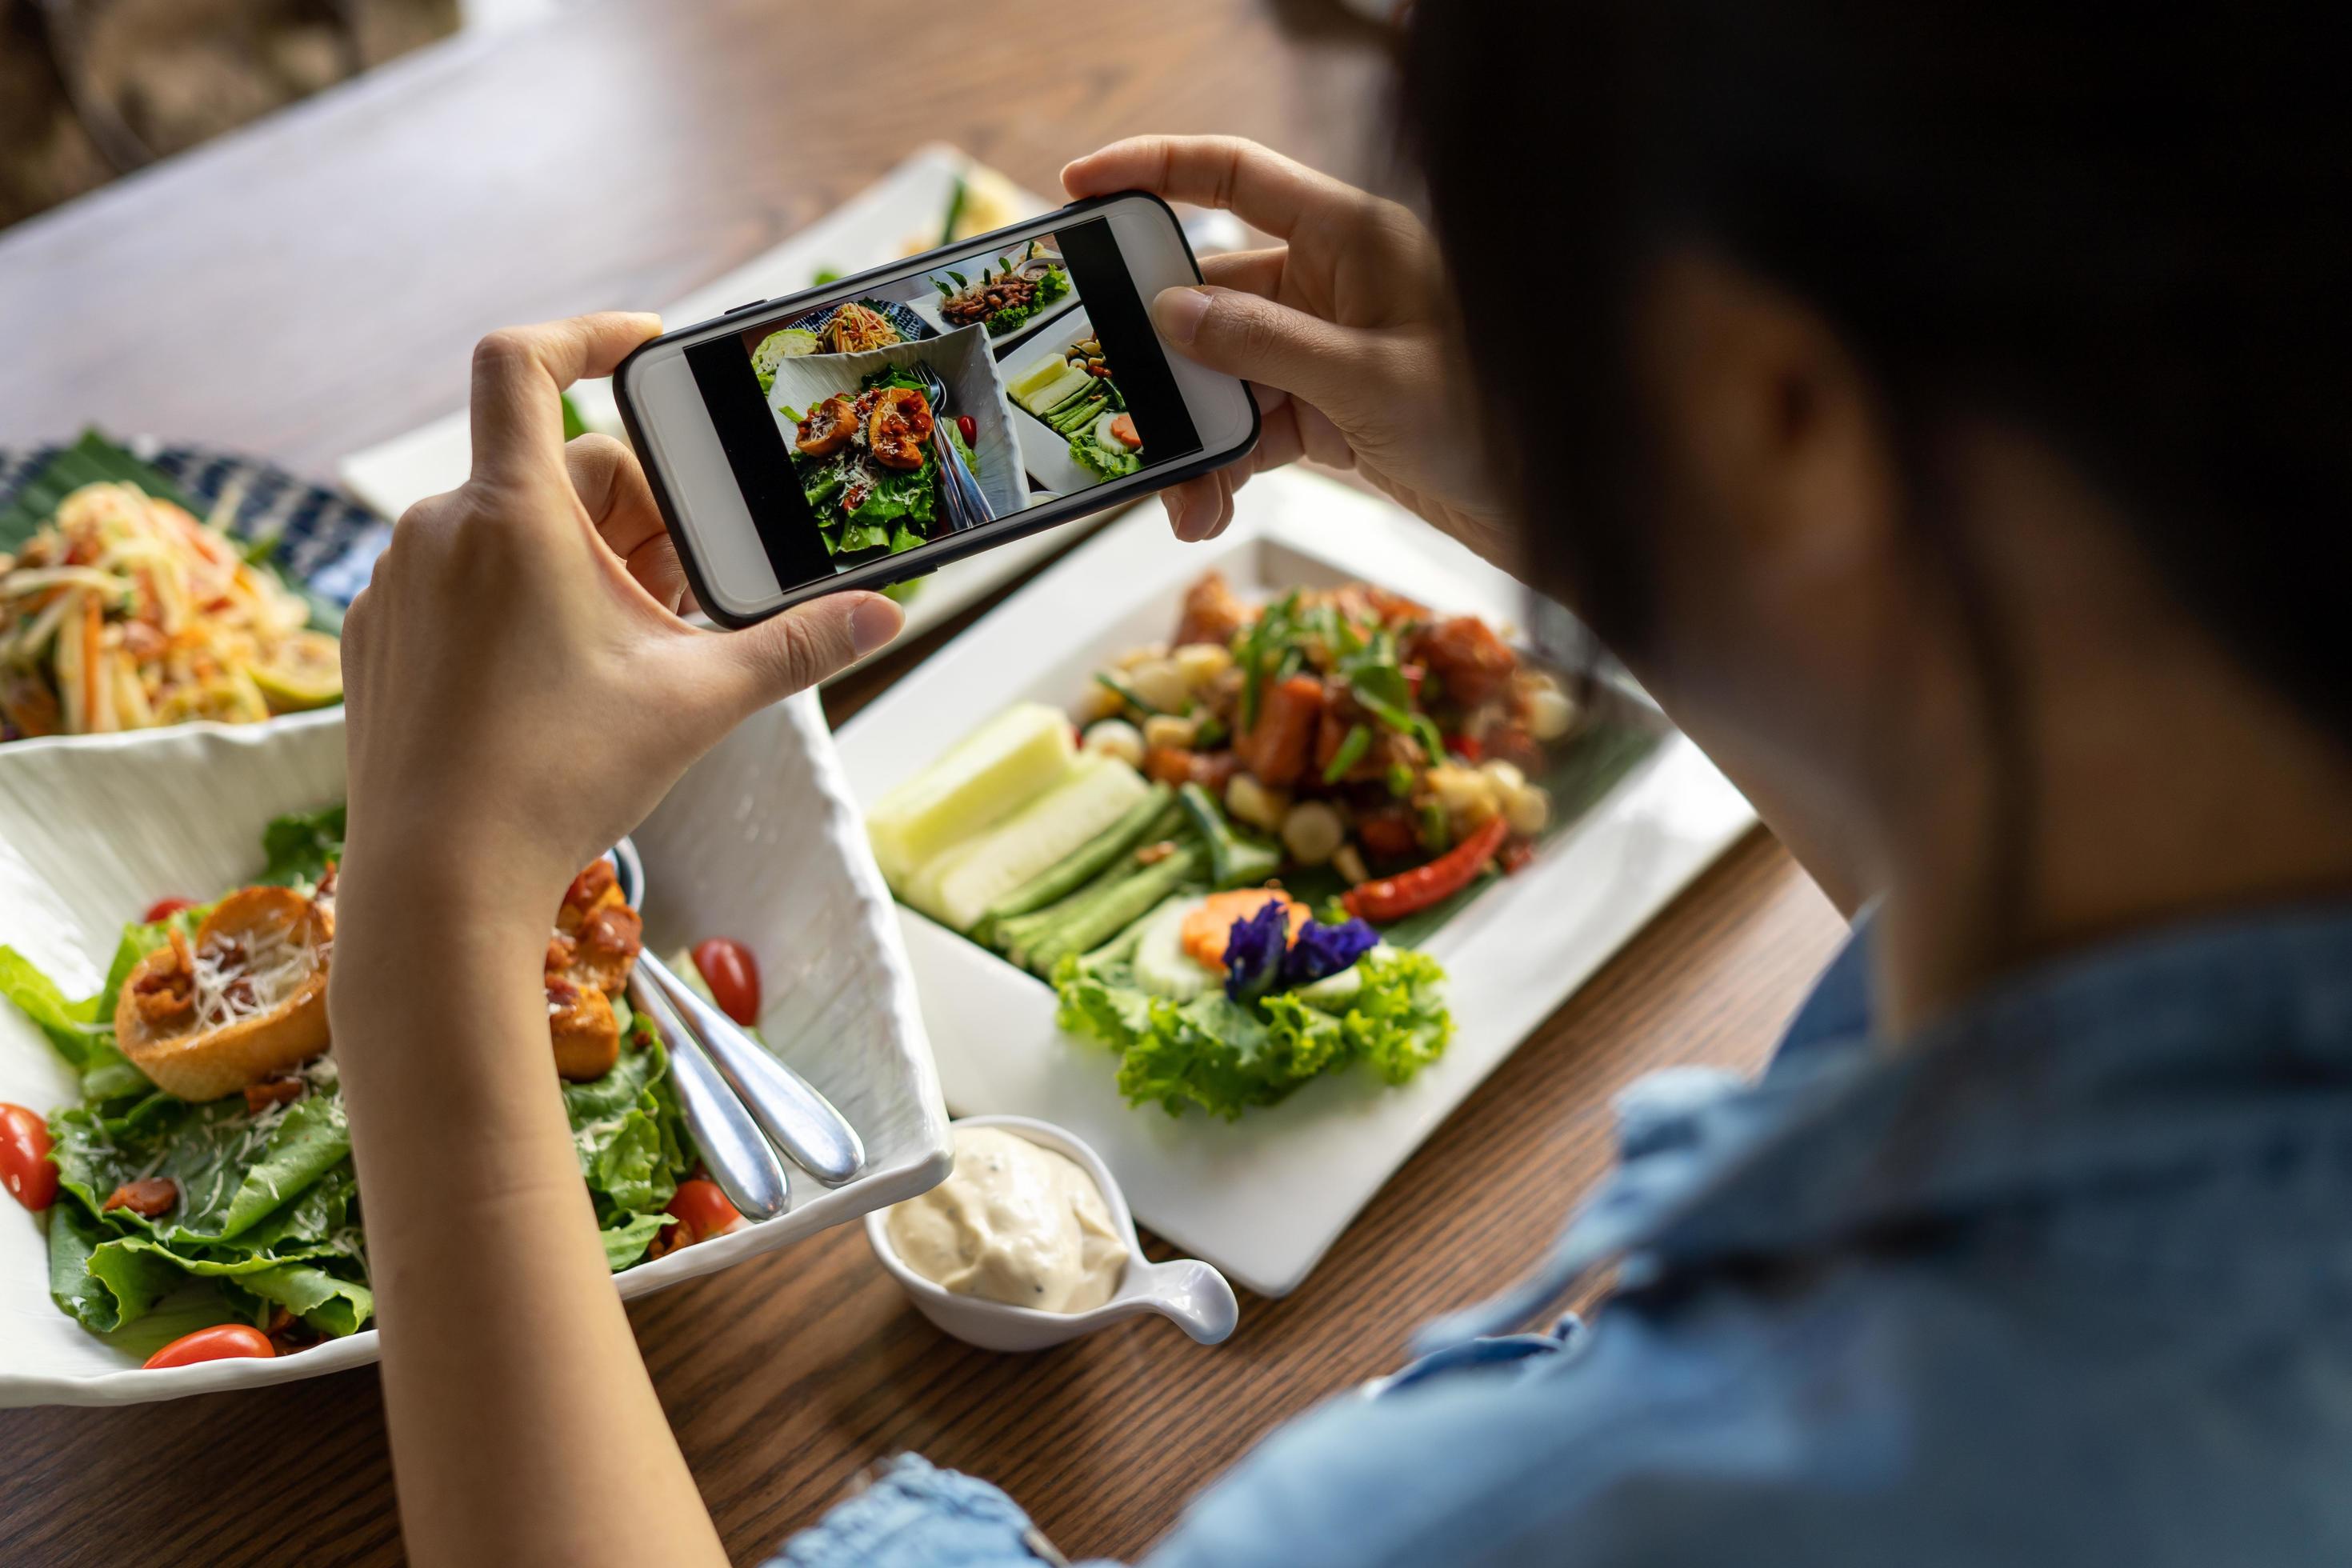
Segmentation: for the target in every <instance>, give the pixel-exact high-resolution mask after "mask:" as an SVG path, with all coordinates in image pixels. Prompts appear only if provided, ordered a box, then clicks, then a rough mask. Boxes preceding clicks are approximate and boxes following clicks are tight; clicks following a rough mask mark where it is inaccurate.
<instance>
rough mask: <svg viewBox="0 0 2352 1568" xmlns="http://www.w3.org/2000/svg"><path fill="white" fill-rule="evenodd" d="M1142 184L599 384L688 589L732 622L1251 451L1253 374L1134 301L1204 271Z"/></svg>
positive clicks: (786, 304) (704, 326) (784, 306)
mask: <svg viewBox="0 0 2352 1568" xmlns="http://www.w3.org/2000/svg"><path fill="white" fill-rule="evenodd" d="M1200 280H1201V272H1200V268H1199V267H1198V265H1196V264H1195V262H1194V261H1193V259H1192V247H1191V246H1190V245H1189V244H1188V243H1187V242H1186V241H1185V238H1184V233H1183V230H1182V229H1181V228H1180V227H1179V226H1177V223H1176V215H1175V214H1174V213H1172V212H1171V211H1170V210H1169V208H1168V205H1167V204H1166V203H1164V202H1162V201H1160V199H1159V198H1158V197H1157V196H1153V195H1149V194H1147V193H1143V192H1128V193H1124V194H1121V195H1111V196H1101V197H1097V198H1095V199H1093V200H1090V201H1085V202H1080V203H1077V204H1076V205H1071V206H1067V207H1064V208H1063V209H1062V210H1061V211H1059V212H1056V213H1051V214H1048V215H1047V216H1044V217H1041V218H1037V219H1034V220H1033V221H1031V222H1028V223H1024V224H1016V225H1014V226H1012V227H1010V228H1003V229H999V230H997V231H996V232H995V233H993V234H989V235H983V236H982V237H979V238H977V239H971V240H965V241H961V242H959V243H957V244H954V245H950V246H944V247H940V249H938V250H934V251H931V252H929V253H928V254H926V255H922V256H918V257H915V258H911V259H909V260H907V261H902V262H898V263H896V264H894V265H892V266H888V267H881V268H875V269H874V270H873V271H870V272H862V273H859V274H858V275H857V276H856V277H854V278H845V279H841V280H840V281H839V282H836V283H829V284H826V285H824V286H823V287H821V288H818V289H811V290H809V291H808V292H806V293H803V294H794V295H792V296H789V297H787V298H784V299H780V300H758V301H755V302H753V303H751V304H748V305H741V306H738V307H737V308H736V309H734V310H730V311H728V312H727V313H726V314H725V315H723V316H720V317H718V318H716V319H715V320H712V321H704V322H701V323H699V324H698V325H695V326H691V327H688V328H685V329H683V330H681V331H674V332H667V333H665V334H663V335H662V336H660V337H658V338H656V339H654V340H653V341H652V342H648V343H646V344H645V345H644V346H643V347H641V348H639V349H638V350H637V351H636V352H635V353H633V354H631V355H630V356H629V357H628V359H626V360H625V361H624V362H623V363H622V364H621V366H620V368H619V369H618V370H617V371H615V372H614V376H613V389H614V395H615V397H616V399H617V400H618V402H619V404H620V408H621V417H622V420H623V421H624V423H625V425H626V426H627V427H628V432H629V437H630V439H631V441H632V442H634V443H635V447H636V449H637V455H638V458H639V459H640V460H641V461H642V462H643V463H644V465H645V469H646V479H648V480H649V481H650V482H651V484H652V487H653V493H654V498H655V500H656V502H658V503H659V505H660V507H661V511H662V517H663V519H664V521H667V523H668V525H669V531H670V536H671V537H672V538H673V539H674V540H675V541H676V542H677V554H678V559H679V561H680V562H681V563H684V565H685V568H686V574H687V580H688V582H689V583H690V584H693V587H694V594H695V597H696V598H697V599H698V600H699V601H700V603H701V605H702V608H703V609H704V611H705V612H706V613H708V614H709V616H710V617H711V619H713V620H715V621H717V622H719V624H720V625H722V626H747V625H749V624H751V622H753V621H757V620H760V619H761V618H763V617H765V616H772V615H774V614H775V613H776V612H777V611H779V610H782V609H784V608H786V607H788V606H790V605H794V604H797V603H799V602H801V601H802V600H803V599H810V598H814V597H815V596H816V595H820V594H828V593H832V592H834V591H835V590H837V589H843V588H882V587H886V586H887V585H889V584H894V583H899V582H904V581H907V580H908V579H910V578H914V577H919V576H921V575H923V574H925V573H928V572H931V571H934V570H936V569H937V568H939V567H940V566H942V565H944V564H946V563H948V562H950V561H956V560H961V558H963V557H964V556H967V555H971V554H975V553H977V552H980V551H982V550H986V549H988V548H990V547H991V546H992V545H997V544H1003V543H1004V542H1007V541H1010V540H1014V539H1019V538H1021V537H1023V536H1024V535H1025V534H1031V533H1035V532H1037V531H1039V530H1041V529H1046V528H1051V527H1053V526H1054V525H1055V524H1056V523H1062V522H1067V521H1071V520H1072V519H1073V518H1077V517H1083V516H1085V515H1087V513H1089V512H1095V511H1100V510H1103V509H1105V508H1107V507H1113V506H1117V505H1118V504H1120V503H1121V502H1123V501H1126V500H1130V499H1132V498H1134V497H1136V496H1139V495H1141V494H1143V493H1145V492H1147V491H1150V490H1155V489H1160V488H1162V487H1163V486H1166V485H1170V484H1172V483H1174V482H1175V481H1177V480H1179V479H1185V478H1188V477H1190V476H1192V475H1194V474H1199V473H1204V472H1206V471H1208V470H1209V469H1212V468H1217V467H1220V466H1221V465H1223V464H1225V463H1230V462H1232V461H1233V460H1234V458H1239V457H1241V456H1243V455H1244V453H1246V452H1247V451H1248V450H1249V449H1250V447H1252V446H1253V445H1254V444H1255V442H1256V440H1257V434H1258V417H1257V405H1256V402H1255V399H1253V398H1252V397H1251V396H1250V394H1249V389H1248V388H1247V387H1245V386H1244V385H1243V384H1241V383H1240V382H1238V381H1235V380H1234V379H1233V378H1232V377H1230V376H1225V375H1220V374H1216V373H1215V372H1213V371H1209V370H1205V369H1203V368H1202V367H1201V366H1199V365H1197V364H1194V363H1192V362H1191V361H1189V360H1186V359H1184V358H1182V357H1181V356H1179V355H1173V354H1171V353H1168V352H1167V351H1166V350H1165V349H1164V348H1163V347H1162V345H1161V343H1160V338H1159V334H1158V333H1157V332H1155V331H1153V329H1152V325H1151V318H1150V314H1149V312H1148V310H1147V309H1146V307H1147V305H1148V303H1149V301H1150V300H1151V298H1152V297H1153V296H1154V295H1155V294H1157V293H1159V292H1160V290H1161V289H1167V288H1170V287H1172V286H1174V285H1178V284H1184V283H1197V282H1199V281H1200Z"/></svg>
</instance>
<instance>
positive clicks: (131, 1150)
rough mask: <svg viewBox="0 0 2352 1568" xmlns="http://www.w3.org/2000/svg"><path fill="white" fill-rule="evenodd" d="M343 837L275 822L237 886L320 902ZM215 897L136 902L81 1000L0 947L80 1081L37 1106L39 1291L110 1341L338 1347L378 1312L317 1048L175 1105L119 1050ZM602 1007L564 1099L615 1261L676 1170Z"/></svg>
mask: <svg viewBox="0 0 2352 1568" xmlns="http://www.w3.org/2000/svg"><path fill="white" fill-rule="evenodd" d="M342 829H343V812H342V809H341V807H335V808H333V809H331V810H328V811H324V812H320V813H316V814H313V815H308V816H287V817H281V818H279V819H278V820H277V821H275V822H273V823H272V824H271V825H270V826H269V828H268V832H267V834H266V835H265V837H264V840H263V848H264V852H265V855H266V857H267V860H268V865H267V867H266V868H265V869H264V871H263V872H262V875H261V877H260V878H259V879H257V881H256V883H255V884H254V886H256V887H264V888H288V889H294V890H296V891H298V892H299V893H301V894H302V895H303V896H304V897H305V898H306V899H310V900H314V901H316V902H319V903H321V904H323V905H324V907H327V908H329V909H331V888H332V869H331V868H332V867H333V865H334V863H335V862H336V861H337V860H338V859H339V858H340V857H341V849H342V844H341V840H342ZM215 907H216V906H200V907H193V908H184V909H180V910H173V911H166V910H163V907H162V906H159V907H158V909H157V910H153V911H150V912H154V913H160V914H161V915H162V918H161V919H159V920H157V921H153V922H152V923H138V922H135V923H132V924H131V925H129V926H127V927H126V928H125V929H124V931H123V933H122V940H121V943H120V944H119V945H118V947H117V949H116V952H115V956H114V960H113V963H112V965H111V966H110V970H109V972H108V974H107V977H106V982H105V984H104V985H103V987H102V988H101V989H100V991H99V993H98V994H96V995H93V996H89V997H84V998H81V999H79V1000H69V999H68V998H67V997H66V996H65V995H64V994H62V993H61V992H60V991H59V989H58V986H57V985H56V984H55V983H53V982H52V981H51V980H50V979H49V978H48V977H47V975H45V974H43V973H40V972H39V971H38V970H37V969H36V968H35V967H34V966H33V965H32V964H31V963H29V962H28V961H26V959H25V957H24V956H23V955H22V954H20V953H18V952H16V951H15V950H14V949H13V948H8V947H0V996H5V998H6V999H7V1000H8V1001H9V1002H10V1003H13V1004H14V1005H16V1008H17V1009H18V1010H19V1011H20V1012H22V1013H23V1014H24V1015H25V1016H26V1017H28V1018H29V1019H31V1020H32V1022H33V1023H34V1024H35V1025H36V1026H38V1027H39V1028H40V1030H41V1031H42V1033H43V1034H44V1035H46V1036H47V1037H48V1040H49V1042H50V1044H51V1045H52V1046H54V1047H56V1049H57V1052H58V1056H59V1057H60V1058H62V1059H63V1061H64V1062H65V1064H66V1065H67V1066H68V1068H71V1069H73V1071H74V1072H75V1073H76V1075H77V1076H78V1077H79V1085H80V1098H79V1101H78V1102H77V1103H74V1104H70V1105H67V1106H65V1107H63V1108H61V1109H58V1110H55V1111H53V1112H52V1113H51V1114H50V1115H49V1117H48V1132H49V1137H50V1138H51V1140H53V1147H52V1149H51V1155H50V1157H51V1159H52V1160H53V1161H54V1163H55V1165H56V1169H57V1176H58V1182H57V1192H56V1194H55V1196H54V1199H53V1200H52V1201H51V1202H50V1203H49V1204H48V1205H47V1227H48V1243H49V1291H50V1294H51V1296H52V1297H53V1298H54V1299H55V1300H56V1301H57V1304H58V1307H59V1308H60V1309H61V1310H64V1311H65V1312H66V1313H67V1314H68V1315H69V1316H71V1317H72V1318H73V1319H74V1320H75V1321H78V1322H79V1323H80V1324H81V1325H82V1326H83V1327H84V1328H86V1329H89V1330H91V1331H94V1332H97V1333H100V1334H106V1335H110V1336H114V1335H121V1336H122V1337H121V1339H120V1340H118V1342H120V1343H122V1344H123V1345H125V1346H126V1348H133V1349H139V1348H149V1347H146V1342H147V1341H148V1340H155V1341H156V1342H161V1339H163V1338H170V1337H172V1336H173V1335H176V1334H180V1333H184V1332H185V1331H188V1330H189V1329H191V1328H194V1327H198V1326H201V1325H203V1324H206V1323H229V1322H246V1323H250V1324H252V1325H254V1326H255V1327H256V1328H259V1329H263V1330H266V1331H268V1333H269V1334H270V1336H271V1338H272V1339H273V1340H278V1341H280V1342H288V1343H300V1342H307V1341H308V1340H311V1339H318V1338H337V1337H341V1336H342V1335H345V1334H350V1333H352V1332H355V1331H358V1330H359V1329H361V1328H363V1327H365V1326H366V1325H367V1323H368V1322H369V1321H370V1319H371V1318H372V1317H373V1313H374V1310H375V1309H374V1297H373V1293H372V1292H371V1290H370V1289H369V1283H368V1261H367V1245H366V1238H365V1236H364V1234H363V1232H362V1226H361V1214H360V1200H359V1186H358V1181H357V1178H356V1177H355V1175H354V1174H353V1173H352V1159H351V1134H350V1131H349V1128H348V1125H347V1124H346V1121H345V1120H344V1113H343V1104H342V1098H341V1089H340V1086H339V1084H338V1081H337V1076H336V1068H335V1058H334V1057H333V1056H332V1055H331V1054H324V1055H319V1056H315V1057H313V1058H310V1060H309V1061H307V1062H305V1063H303V1064H302V1065H301V1066H299V1068H296V1069H293V1070H292V1071H290V1072H288V1073H282V1074H280V1075H278V1076H276V1077H274V1078H271V1079H268V1080H266V1081H264V1082H262V1083H260V1084H257V1085H255V1086H253V1087H252V1088H249V1089H247V1091H246V1092H244V1093H242V1094H240V1093H237V1092H234V1091H233V1092H231V1093H229V1094H227V1095H226V1096H225V1097H223V1098H220V1099H215V1100H208V1101H205V1102H203V1103H192V1102H190V1101H188V1100H182V1099H178V1098H175V1097H174V1096H173V1095H171V1094H169V1093H166V1092H165V1091H164V1090H163V1089H160V1088H158V1087H157V1086H156V1085H155V1084H154V1083H153V1082H152V1081H151V1080H150V1079H148V1078H147V1076H146V1075H145V1074H144V1073H143V1072H142V1071H141V1069H140V1068H139V1067H138V1066H136V1065H134V1063H133V1062H132V1060H131V1058H130V1057H129V1056H127V1055H126V1054H125V1052H124V1051H123V1050H122V1049H121V1048H120V1047H118V1044H117V1041H116V1038H115V1027H114V1020H115V1016H116V1007H117V1002H118V999H119V998H120V995H121V992H122V990H123V988H124V986H125V984H126V983H130V984H133V985H134V986H135V985H136V984H137V981H136V979H135V977H134V973H133V972H134V970H135V969H136V968H137V967H138V966H139V965H140V964H141V962H142V957H143V956H145V955H148V954H151V953H152V952H155V951H156V950H157V949H159V948H163V947H167V946H169V945H171V944H172V943H173V936H174V933H175V932H176V933H177V935H178V937H179V938H180V939H182V940H183V941H186V940H189V939H191V938H192V937H193V935H194V932H195V931H196V930H197V929H198V928H199V926H200V925H201V923H202V922H203V921H204V919H205V915H206V914H207V913H208V912H209V911H210V910H212V909H213V908H215ZM321 963H323V960H321ZM614 1009H615V1012H616V1014H619V1015H620V1019H619V1022H620V1026H621V1029H622V1031H623V1043H622V1047H621V1048H620V1050H619V1052H618V1057H617V1060H616V1062H615V1065H614V1066H613V1067H612V1068H611V1069H610V1070H609V1071H607V1072H605V1073H604V1074H603V1075H602V1076H601V1077H598V1078H594V1079H588V1080H586V1081H582V1082H570V1083H566V1084H564V1085H563V1089H562V1092H563V1100H564V1108H565V1110H566V1111H567V1112H568V1114H569V1116H570V1119H571V1124H572V1141H573V1143H574V1146H575V1148H576V1150H577V1152H578V1154H579V1161H580V1173H581V1176H582V1178H583V1180H584V1181H585V1182H586V1183H587V1185H588V1189H589V1192H590V1194H592V1196H593V1199H594V1202H595V1210H596V1217H597V1223H598V1225H599V1226H600V1227H601V1228H602V1231H603V1235H604V1254H605V1258H606V1260H607V1262H609V1263H610V1265H611V1266H612V1268H614V1269H615V1270H619V1269H623V1268H628V1267H629V1266H630V1265H632V1264H634V1263H636V1262H638V1261H640V1260H642V1259H643V1258H645V1257H646V1254H647V1251H648V1248H649V1247H653V1245H654V1243H655V1240H656V1236H657V1235H658V1234H659V1233H660V1231H661V1230H662V1228H663V1226H664V1225H665V1224H666V1223H667V1216H666V1215H665V1214H664V1207H665V1205H667V1204H668V1203H669V1202H670V1200H671V1198H672V1195H673V1194H675V1192H676V1191H677V1184H678V1182H679V1181H680V1179H681V1178H683V1177H684V1176H685V1175H686V1174H687V1173H688V1170H689V1168H690V1167H691V1165H692V1163H693V1161H692V1156H691V1154H690V1152H689V1144H688V1140H687V1135H686V1132H685V1127H684V1122H683V1120H682V1117H681V1113H680V1111H679V1110H678V1107H677V1100H676V1098H675V1096H674V1093H673V1091H672V1089H671V1086H670V1083H669V1079H668V1072H667V1057H666V1055H665V1053H664V1049H663V1046H662V1043H661V1040H660V1037H658V1035H656V1033H655V1031H654V1030H653V1029H652V1027H651V1026H650V1025H649V1024H648V1023H647V1022H646V1020H644V1019H642V1018H637V1017H634V1016H627V1013H626V1004H625V1002H622V1001H620V999H619V998H617V997H615V998H614ZM159 1070H160V1069H159ZM257 1091H259V1092H257ZM164 1184H168V1187H167V1186H165V1185H164ZM142 1194H150V1196H149V1197H148V1198H144V1199H142ZM126 1331H127V1332H126Z"/></svg>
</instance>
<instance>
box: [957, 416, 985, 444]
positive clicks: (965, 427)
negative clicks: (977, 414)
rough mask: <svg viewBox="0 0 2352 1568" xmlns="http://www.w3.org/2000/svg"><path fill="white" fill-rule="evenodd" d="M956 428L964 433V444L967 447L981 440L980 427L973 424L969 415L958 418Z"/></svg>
mask: <svg viewBox="0 0 2352 1568" xmlns="http://www.w3.org/2000/svg"><path fill="white" fill-rule="evenodd" d="M956 428H957V429H958V430H960V431H961V432H962V433H963V444H964V445H965V446H967V447H969V446H971V444H972V443H973V442H974V441H977V440H979V439H980V426H978V425H975V424H974V423H972V418H971V415H969V414H959V415H957V416H956Z"/></svg>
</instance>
